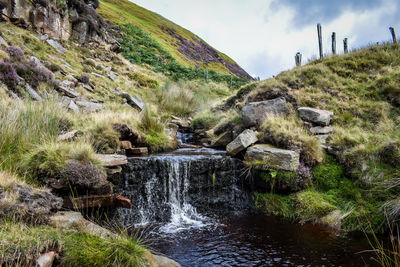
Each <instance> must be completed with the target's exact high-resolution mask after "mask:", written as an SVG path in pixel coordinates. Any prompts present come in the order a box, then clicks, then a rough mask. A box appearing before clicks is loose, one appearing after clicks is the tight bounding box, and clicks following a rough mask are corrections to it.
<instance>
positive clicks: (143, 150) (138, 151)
mask: <svg viewBox="0 0 400 267" xmlns="http://www.w3.org/2000/svg"><path fill="white" fill-rule="evenodd" d="M148 154H149V149H148V148H147V147H135V148H132V149H127V150H126V155H127V156H129V157H133V156H144V155H148Z"/></svg>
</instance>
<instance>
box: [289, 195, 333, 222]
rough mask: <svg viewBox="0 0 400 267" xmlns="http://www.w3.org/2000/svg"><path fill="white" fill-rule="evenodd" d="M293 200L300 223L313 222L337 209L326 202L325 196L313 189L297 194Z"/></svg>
mask: <svg viewBox="0 0 400 267" xmlns="http://www.w3.org/2000/svg"><path fill="white" fill-rule="evenodd" d="M294 199H295V203H296V214H297V217H298V218H299V220H300V222H301V223H304V222H309V221H314V220H316V219H318V218H321V217H323V216H325V215H327V214H328V213H330V212H332V211H334V210H337V209H338V208H337V207H336V206H334V205H332V204H331V203H330V202H328V201H327V200H326V195H324V194H321V193H319V192H317V191H315V190H313V189H307V190H305V191H302V192H299V193H297V194H296V195H295V196H294ZM331 201H332V200H331Z"/></svg>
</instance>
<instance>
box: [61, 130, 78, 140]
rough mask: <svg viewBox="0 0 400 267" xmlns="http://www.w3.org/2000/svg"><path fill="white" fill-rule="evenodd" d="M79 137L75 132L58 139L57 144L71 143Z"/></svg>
mask: <svg viewBox="0 0 400 267" xmlns="http://www.w3.org/2000/svg"><path fill="white" fill-rule="evenodd" d="M77 136H78V131H77V130H74V131H71V132H68V133H65V134H62V135H59V136H58V137H57V142H69V141H72V140H74V139H75V138H76V137H77Z"/></svg>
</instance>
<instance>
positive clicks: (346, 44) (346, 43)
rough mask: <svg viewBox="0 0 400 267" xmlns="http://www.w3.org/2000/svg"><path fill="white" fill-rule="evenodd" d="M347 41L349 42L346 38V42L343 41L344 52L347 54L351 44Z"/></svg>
mask: <svg viewBox="0 0 400 267" xmlns="http://www.w3.org/2000/svg"><path fill="white" fill-rule="evenodd" d="M347 41H348V39H347V38H344V40H343V50H344V53H345V54H347V53H349V44H348V42H347Z"/></svg>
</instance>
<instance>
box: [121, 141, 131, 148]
mask: <svg viewBox="0 0 400 267" xmlns="http://www.w3.org/2000/svg"><path fill="white" fill-rule="evenodd" d="M120 147H121V149H133V146H132V143H131V142H130V141H120Z"/></svg>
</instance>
